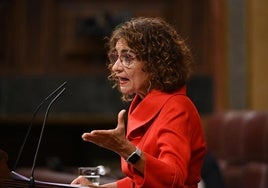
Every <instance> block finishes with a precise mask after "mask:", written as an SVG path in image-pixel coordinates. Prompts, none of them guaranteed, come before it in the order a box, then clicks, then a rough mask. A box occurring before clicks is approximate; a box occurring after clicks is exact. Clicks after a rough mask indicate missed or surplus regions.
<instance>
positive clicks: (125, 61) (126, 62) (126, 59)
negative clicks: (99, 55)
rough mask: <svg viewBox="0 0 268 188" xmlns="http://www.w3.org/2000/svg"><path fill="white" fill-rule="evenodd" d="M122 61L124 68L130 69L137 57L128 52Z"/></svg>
mask: <svg viewBox="0 0 268 188" xmlns="http://www.w3.org/2000/svg"><path fill="white" fill-rule="evenodd" d="M120 59H121V60H122V64H123V65H124V66H126V67H129V66H130V65H131V63H132V61H133V60H134V59H135V56H134V55H132V54H130V53H127V52H126V53H122V54H121V56H120Z"/></svg>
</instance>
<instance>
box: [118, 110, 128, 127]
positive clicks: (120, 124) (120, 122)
mask: <svg viewBox="0 0 268 188" xmlns="http://www.w3.org/2000/svg"><path fill="white" fill-rule="evenodd" d="M125 113H126V110H125V109H123V110H121V111H120V112H119V113H118V117H117V118H118V119H117V127H118V128H125V121H124V120H125V119H124V115H125Z"/></svg>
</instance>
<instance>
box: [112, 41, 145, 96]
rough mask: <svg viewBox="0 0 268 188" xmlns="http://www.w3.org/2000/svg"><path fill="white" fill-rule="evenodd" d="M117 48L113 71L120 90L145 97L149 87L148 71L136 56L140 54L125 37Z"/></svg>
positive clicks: (118, 42)
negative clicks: (135, 52)
mask: <svg viewBox="0 0 268 188" xmlns="http://www.w3.org/2000/svg"><path fill="white" fill-rule="evenodd" d="M115 50H116V52H115V53H116V54H117V56H116V60H115V63H114V65H113V67H112V71H113V72H115V74H116V77H117V78H118V85H119V88H120V91H121V92H122V93H123V94H137V95H139V96H140V97H141V98H144V96H145V95H146V94H147V89H148V87H149V81H148V80H149V76H148V73H146V72H144V71H143V66H144V62H142V61H139V60H138V59H137V58H136V55H138V54H134V53H133V52H131V49H130V48H129V47H128V45H127V43H126V41H125V40H124V39H119V40H118V41H117V43H116V46H115ZM117 57H119V58H117Z"/></svg>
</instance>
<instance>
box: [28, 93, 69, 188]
mask: <svg viewBox="0 0 268 188" xmlns="http://www.w3.org/2000/svg"><path fill="white" fill-rule="evenodd" d="M64 91H65V88H63V89H62V90H61V91H60V92H59V93H58V94H57V95H56V96H55V97H54V98H53V99H52V100H51V102H50V103H49V105H48V107H47V110H46V113H45V117H44V120H43V125H42V129H41V133H40V136H39V141H38V145H37V148H36V151H35V155H34V160H33V164H32V170H31V177H30V184H29V187H30V188H34V187H35V185H34V184H35V181H34V169H35V163H36V159H37V155H38V152H39V147H40V143H41V140H42V137H43V132H44V128H45V125H46V121H47V117H48V113H49V110H50V107H51V106H52V104H53V103H54V102H55V101H56V100H57V99H58V98H59V97H60V96H61V94H62V93H63V92H64Z"/></svg>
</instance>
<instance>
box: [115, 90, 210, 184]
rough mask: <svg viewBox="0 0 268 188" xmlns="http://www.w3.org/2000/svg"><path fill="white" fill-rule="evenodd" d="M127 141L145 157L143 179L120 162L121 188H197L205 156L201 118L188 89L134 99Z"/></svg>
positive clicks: (155, 93)
mask: <svg viewBox="0 0 268 188" xmlns="http://www.w3.org/2000/svg"><path fill="white" fill-rule="evenodd" d="M126 137H127V139H128V140H130V141H131V142H132V143H134V144H135V145H137V146H138V147H139V148H140V149H141V150H142V151H143V154H144V155H145V158H146V162H145V168H144V175H142V174H140V173H139V172H137V171H136V170H135V169H134V168H133V166H132V165H129V164H127V163H126V162H125V160H124V159H121V166H122V171H123V172H124V173H125V174H126V176H127V177H126V178H123V179H121V180H118V181H117V186H118V187H119V188H130V187H143V188H175V187H176V188H179V187H183V188H186V187H187V188H190V187H191V188H196V187H197V184H198V182H199V181H200V179H201V178H200V171H201V167H202V164H203V158H204V156H205V152H206V146H205V140H204V135H203V130H202V126H201V123H200V117H199V114H198V112H197V110H196V108H195V106H194V105H193V103H192V102H191V101H190V99H189V98H188V97H187V96H186V89H185V87H183V88H182V89H180V90H179V91H177V92H175V93H172V94H167V93H163V92H160V91H156V90H154V91H152V92H150V93H149V94H148V95H147V96H146V97H145V98H144V99H143V100H141V99H140V98H139V97H138V96H135V98H134V99H133V101H132V103H131V105H130V109H129V112H128V125H127V133H126Z"/></svg>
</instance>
